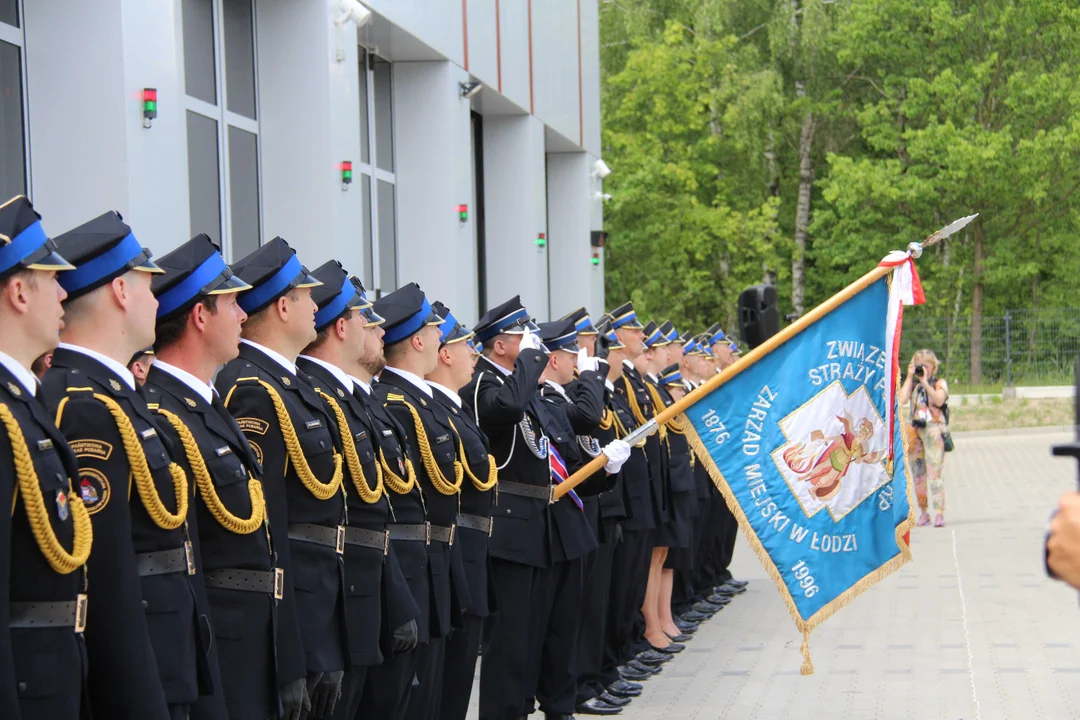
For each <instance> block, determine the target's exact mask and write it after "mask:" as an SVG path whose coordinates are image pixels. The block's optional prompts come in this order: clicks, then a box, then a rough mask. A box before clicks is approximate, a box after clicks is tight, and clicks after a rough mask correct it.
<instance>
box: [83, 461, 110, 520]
mask: <svg viewBox="0 0 1080 720" xmlns="http://www.w3.org/2000/svg"><path fill="white" fill-rule="evenodd" d="M79 496H80V497H81V498H82V501H83V505H84V506H86V511H87V512H88V513H90V514H91V515H93V514H95V513H98V512H101V511H102V510H104V509H105V506H106V505H108V504H109V498H110V497H111V496H112V489H111V488H110V487H109V480H108V478H106V477H105V474H104V473H102V472H100V471H98V470H95V469H94V468H82V469H81V470H79Z"/></svg>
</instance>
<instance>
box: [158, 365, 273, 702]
mask: <svg viewBox="0 0 1080 720" xmlns="http://www.w3.org/2000/svg"><path fill="white" fill-rule="evenodd" d="M143 392H144V395H145V397H146V398H147V401H148V403H149V404H150V407H151V409H152V410H155V411H156V412H157V414H158V415H159V418H158V428H159V430H160V431H161V432H162V434H164V435H165V436H166V437H168V438H169V440H170V441H171V443H172V445H173V448H174V450H175V452H174V453H173V457H174V458H175V459H176V462H177V463H178V464H179V465H180V466H181V467H183V468H184V470H185V472H186V474H187V476H188V478H189V482H191V483H193V484H196V486H197V481H196V470H195V469H194V467H193V464H194V465H197V464H198V462H199V461H200V460H201V462H202V464H203V465H204V466H205V468H206V472H207V476H208V479H209V480H210V483H211V485H212V490H203V489H199V490H198V491H197V492H195V500H194V502H193V503H192V506H191V510H189V512H193V513H194V514H195V515H196V516H197V518H198V527H199V532H198V545H199V558H200V561H201V566H200V571H201V572H202V573H203V574H204V575H205V573H206V572H208V571H209V572H215V571H220V570H234V569H238V570H256V571H262V572H272V571H273V570H274V567H275V564H274V557H273V554H272V552H273V551H272V546H271V536H270V532H269V523H268V522H267V521H266V520H265V519H264V520H263V522H262V523H259V524H257V525H256V526H255V527H254V528H251V529H248V528H246V527H245V528H243V530H242V531H241V530H239V529H238V530H233V529H229V528H226V527H225V525H224V524H223V523H222V520H221V519H219V518H218V514H220V512H224V513H228V515H229V516H231V518H232V519H235V520H250V519H251V518H252V517H253V512H254V510H253V501H252V490H251V488H250V487H249V485H250V484H251V483H253V482H254V483H256V484H257V485H258V487H259V488H261V487H262V482H261V479H260V478H261V470H262V468H261V466H260V465H259V461H258V458H256V457H255V453H254V451H253V450H252V448H251V446H250V445H249V444H248V441H247V438H246V437H244V434H243V433H242V432H241V431H240V428H239V426H237V424H236V421H235V420H233V418H232V416H231V415H229V411H228V409H226V408H225V405H224V404H223V403H222V402H221V400H220V398H218V397H216V396H215V397H214V398H213V402H212V403H208V402H206V400H205V399H203V397H202V396H201V395H199V394H198V393H197V392H195V391H194V390H192V389H191V388H190V387H188V386H187V385H186V384H185V383H183V382H182V381H180V380H178V379H177V378H176V377H174V376H173V375H170V374H169V373H167V372H165V371H164V370H161V369H159V368H157V367H152V368H151V369H150V374H149V376H148V377H147V381H146V385H145V386H143ZM164 413H170V414H171V415H173V416H175V418H176V419H177V420H178V421H179V422H180V423H182V425H183V426H184V427H185V428H186V429H187V431H188V432H189V433H190V434H191V436H192V438H193V439H194V440H195V443H196V444H197V452H198V458H199V459H200V460H195V461H194V463H193V459H192V458H191V457H189V456H188V450H187V448H186V447H185V446H184V440H183V438H182V437H181V435H180V433H179V431H178V430H177V429H176V428H175V427H174V426H173V424H172V421H171V420H170V419H169V417H168V416H166V415H165V414H164ZM218 504H220V506H221V510H220V512H219V513H217V514H216V513H215V512H212V511H211V506H213V507H215V508H217V507H218ZM228 521H229V520H226V522H228ZM206 597H207V601H208V603H209V607H210V614H211V621H212V624H213V632H214V644H213V645H214V651H215V652H216V654H217V660H218V665H219V667H220V670H221V672H222V673H223V680H222V684H223V685H224V687H223V688H220V689H219V690H218V692H216V693H215V695H217V696H219V697H218V700H219V701H220V706H218V704H216V703H212V702H210V701H209V700H208V699H203V700H200V702H199V704H198V706H197V708H196V709H195V710H193V711H192V717H193V718H198V719H199V720H203V719H205V718H214V717H227V718H229V719H230V720H265V719H266V718H267V717H270V715H272V714H274V713H276V712H277V704H278V700H277V696H278V682H277V672H276V668H275V664H276V640H275V635H274V623H275V615H276V606H277V601H276V600H274V596H273V594H272V593H266V594H261V593H255V592H247V591H243V590H230V589H222V588H213V587H211V588H206ZM221 709H225V710H226V711H227V714H225V715H224V716H223V715H221V714H220V713H219V711H220V710H221Z"/></svg>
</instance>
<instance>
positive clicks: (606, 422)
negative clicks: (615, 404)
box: [600, 406, 615, 430]
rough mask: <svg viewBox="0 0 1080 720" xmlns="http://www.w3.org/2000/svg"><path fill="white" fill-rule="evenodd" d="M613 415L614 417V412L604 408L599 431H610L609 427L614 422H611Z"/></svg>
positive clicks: (609, 408)
mask: <svg viewBox="0 0 1080 720" xmlns="http://www.w3.org/2000/svg"><path fill="white" fill-rule="evenodd" d="M614 415H615V412H614V411H613V410H612V409H611V407H610V406H609V407H605V408H604V414H603V416H602V417H601V418H600V429H601V430H610V429H611V425H612V423H613V422H614V420H613V417H614Z"/></svg>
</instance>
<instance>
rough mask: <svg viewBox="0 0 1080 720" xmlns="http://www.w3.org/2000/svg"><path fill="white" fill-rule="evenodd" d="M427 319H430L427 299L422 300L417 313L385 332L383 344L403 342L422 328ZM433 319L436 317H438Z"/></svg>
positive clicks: (429, 307) (429, 306)
mask: <svg viewBox="0 0 1080 720" xmlns="http://www.w3.org/2000/svg"><path fill="white" fill-rule="evenodd" d="M429 317H431V303H429V302H428V301H427V298H424V303H423V305H421V306H420V310H419V312H417V313H416V314H415V315H413V316H412V317H410V318H409V319H408V320H406V321H405V322H403V323H401V324H400V325H398V326H397V327H393V328H390V329H389V330H387V331H386V334H385V335H383V343H384V344H386V345H393V344H394V343H396V342H400V341H402V340H404V339H405V338H407V337H409V336H410V335H412V334H413V333H414V332H416V331H417V330H419V329H420V328H422V327H424V321H425V320H427V319H428V318H429ZM435 317H438V315H436V316H435Z"/></svg>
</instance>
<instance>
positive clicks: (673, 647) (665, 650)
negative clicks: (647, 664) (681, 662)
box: [652, 642, 686, 655]
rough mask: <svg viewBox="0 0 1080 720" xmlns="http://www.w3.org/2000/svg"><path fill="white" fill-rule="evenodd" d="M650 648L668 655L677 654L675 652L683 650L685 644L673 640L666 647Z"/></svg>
mask: <svg viewBox="0 0 1080 720" xmlns="http://www.w3.org/2000/svg"><path fill="white" fill-rule="evenodd" d="M652 649H653V650H654V651H656V652H661V653H666V654H668V655H677V654H679V653H681V652H682V651H683V650H685V649H686V646H685V645H680V644H679V643H677V642H673V643H671V644H670V645H668V646H667V647H662V648H658V647H654V648H652Z"/></svg>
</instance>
